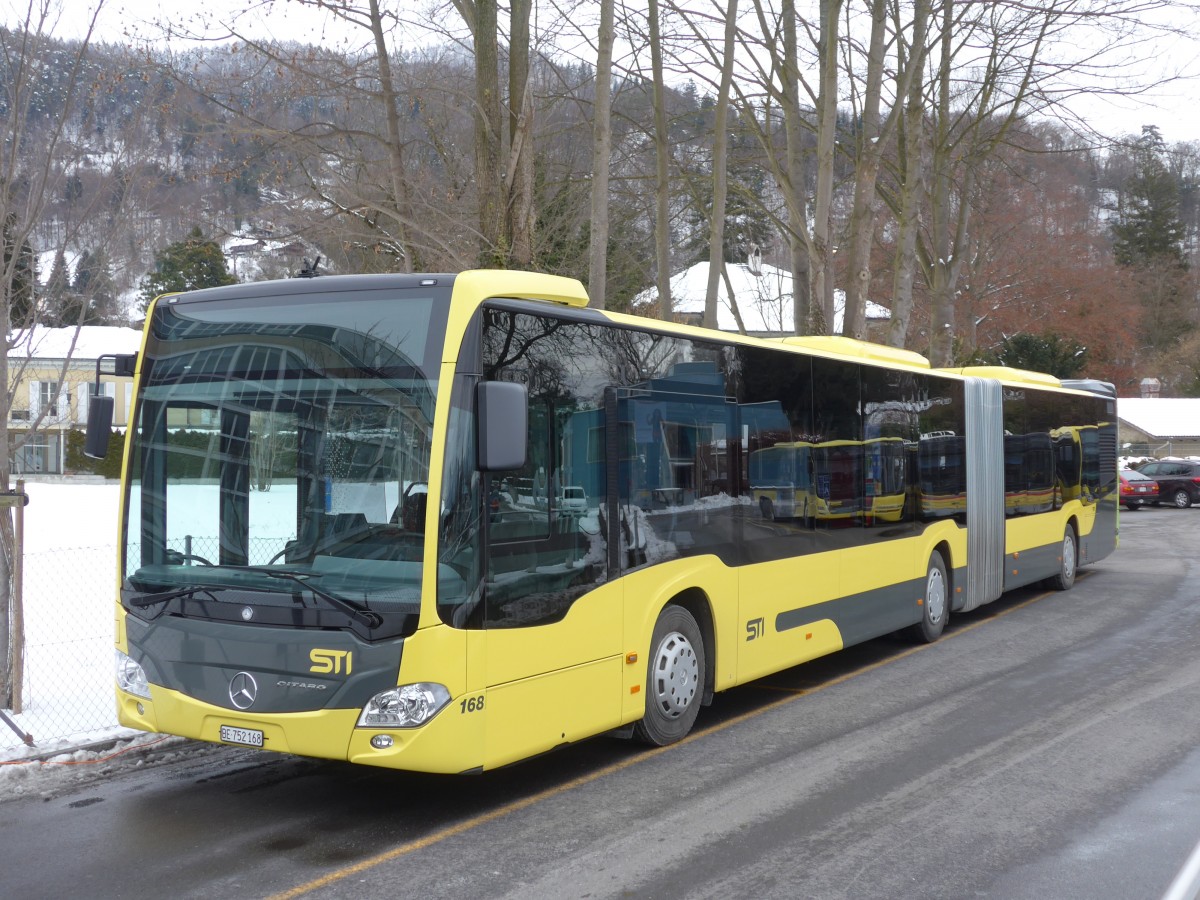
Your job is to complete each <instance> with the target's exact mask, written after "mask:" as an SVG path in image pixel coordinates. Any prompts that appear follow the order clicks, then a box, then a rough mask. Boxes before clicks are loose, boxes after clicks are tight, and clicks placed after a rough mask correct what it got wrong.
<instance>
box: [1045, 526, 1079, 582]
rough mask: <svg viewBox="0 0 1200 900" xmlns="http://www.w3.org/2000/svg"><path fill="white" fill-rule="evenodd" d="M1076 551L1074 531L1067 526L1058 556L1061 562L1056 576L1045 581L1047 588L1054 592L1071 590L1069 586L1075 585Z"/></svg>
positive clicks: (1077, 557)
mask: <svg viewBox="0 0 1200 900" xmlns="http://www.w3.org/2000/svg"><path fill="white" fill-rule="evenodd" d="M1077 550H1078V544H1077V542H1076V540H1075V529H1074V528H1072V527H1071V526H1070V525H1068V526H1067V530H1066V532H1064V533H1063V542H1062V553H1061V554H1060V557H1061V559H1062V561H1061V562H1060V563H1059V565H1058V574H1057V575H1051V576H1050V577H1049V578H1047V579H1046V584H1047V586H1048V587H1052V588H1054V590H1056V591H1069V590H1070V589H1071V585H1073V584H1074V583H1075V567H1076V565H1077V564H1078V560H1079V554H1078V552H1077Z"/></svg>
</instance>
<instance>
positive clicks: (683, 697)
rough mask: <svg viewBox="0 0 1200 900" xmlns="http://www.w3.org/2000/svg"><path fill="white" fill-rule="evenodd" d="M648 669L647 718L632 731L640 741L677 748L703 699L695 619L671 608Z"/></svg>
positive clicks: (658, 627)
mask: <svg viewBox="0 0 1200 900" xmlns="http://www.w3.org/2000/svg"><path fill="white" fill-rule="evenodd" d="M650 648H651V649H650V660H649V662H648V663H647V666H646V715H645V716H643V717H642V720H641V721H640V722H638V723H637V725H635V726H634V729H633V732H634V734H635V735H636V736H637V738H638V740H641V741H644V742H645V743H647V744H652V745H654V746H655V747H663V746H666V745H667V744H673V743H675V742H676V741H678V740H681V739H682V738H684V737H685V736H686V735H687V733H688V732H689V731H691V730H692V724H693V723H694V722H695V721H696V714H697V713H698V712H699V711H700V700H701V698H702V697H703V695H704V665H705V660H704V640H703V638H702V637H701V636H700V627H699V626H698V625H697V624H696V620H695V619H694V618H692V614H691V613H690V612H688V611H687V610H686V609H684V608H683V607H682V606H668V607H666V608H665V609H663V611H662V612H661V613H660V614H659V617H658V622H656V623H655V625H654V637H653V638H652V639H651V641H650Z"/></svg>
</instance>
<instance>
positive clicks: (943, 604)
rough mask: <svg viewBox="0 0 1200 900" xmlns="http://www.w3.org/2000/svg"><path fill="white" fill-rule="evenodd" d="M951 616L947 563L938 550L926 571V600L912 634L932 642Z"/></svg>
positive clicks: (921, 639)
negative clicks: (919, 619)
mask: <svg viewBox="0 0 1200 900" xmlns="http://www.w3.org/2000/svg"><path fill="white" fill-rule="evenodd" d="M949 618H950V579H949V578H947V577H946V563H945V562H944V561H943V560H942V554H940V553H938V552H937V551H936V550H934V551H933V555H932V556H930V557H929V571H928V572H926V573H925V600H924V602H923V603H922V604H921V621H920V622H918V623H917V624H916V625H914V626H912V636H913V638H915V639H916V640H918V641H920V642H921V643H924V644H932V643H933V642H934V641H936V640H937V639H938V638H939V637H941V636H942V632H943V631H944V630H945V628H946V621H947V620H948V619H949Z"/></svg>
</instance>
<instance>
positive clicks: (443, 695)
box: [358, 681, 450, 728]
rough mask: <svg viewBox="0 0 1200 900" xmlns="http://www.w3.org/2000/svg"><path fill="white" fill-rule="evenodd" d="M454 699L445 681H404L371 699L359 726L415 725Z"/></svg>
mask: <svg viewBox="0 0 1200 900" xmlns="http://www.w3.org/2000/svg"><path fill="white" fill-rule="evenodd" d="M449 702H450V692H449V691H448V690H446V688H445V686H444V685H440V684H433V683H432V682H427V681H425V682H421V683H419V684H402V685H400V687H394V688H391V689H390V690H386V691H381V692H380V693H378V694H376V695H375V696H374V697H372V698H371V699H370V700H369V701H367V705H366V706H364V707H363V711H362V715H360V716H359V717H358V727H359V728H415V727H417V726H418V725H424V724H425V723H426V722H428V721H429V720H430V719H432V718H433V717H434V716H436V715H437V714H438V713H439V712H441V710H442V707H444V706H445V705H446V704H447V703H449Z"/></svg>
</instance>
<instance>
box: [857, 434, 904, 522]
mask: <svg viewBox="0 0 1200 900" xmlns="http://www.w3.org/2000/svg"><path fill="white" fill-rule="evenodd" d="M863 475H864V479H865V482H864V491H865V496H866V501H865V502H866V510H867V514H868V515H869V517H870V518H871V519H873V520H875V521H879V522H897V521H899V520H900V519H901V518H902V517H903V515H904V507H905V502H906V500H907V498H908V448H907V446H906V444H905V442H904V440H903V439H902V438H898V437H890V438H872V439H871V440H868V441H864V442H863Z"/></svg>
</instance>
